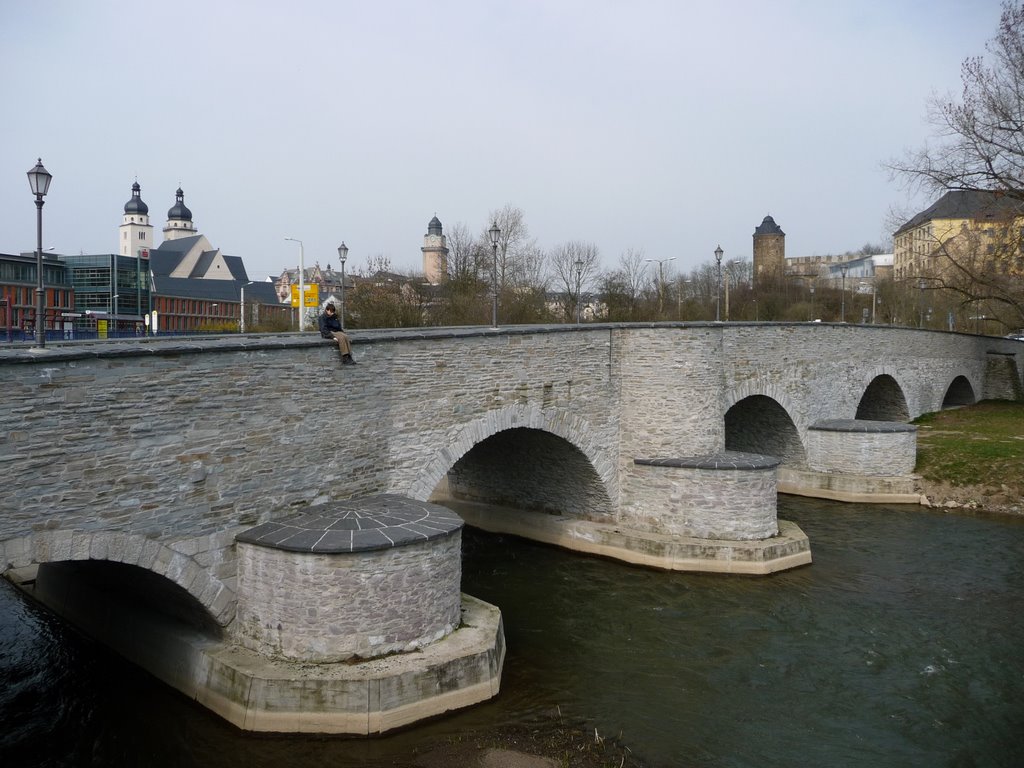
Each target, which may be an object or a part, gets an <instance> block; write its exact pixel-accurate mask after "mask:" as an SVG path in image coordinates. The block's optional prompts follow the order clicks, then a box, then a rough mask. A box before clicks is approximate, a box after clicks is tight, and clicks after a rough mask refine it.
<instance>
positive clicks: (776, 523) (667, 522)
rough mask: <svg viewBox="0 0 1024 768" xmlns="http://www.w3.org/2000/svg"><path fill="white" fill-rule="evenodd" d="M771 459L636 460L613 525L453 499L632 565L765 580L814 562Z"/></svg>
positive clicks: (461, 508) (479, 516) (480, 516)
mask: <svg viewBox="0 0 1024 768" xmlns="http://www.w3.org/2000/svg"><path fill="white" fill-rule="evenodd" d="M778 464H779V461H778V460H777V459H775V458H773V457H770V456H760V455H756V454H749V453H739V452H735V451H726V452H723V453H720V454H713V455H707V456H695V457H689V458H680V459H635V460H634V467H633V471H634V477H633V478H632V479H633V480H634V481H635V482H633V483H631V487H632V488H636V489H638V490H636V491H635V492H634V493H633V495H632V497H631V501H630V503H629V505H628V508H627V509H626V510H624V512H623V514H621V515H620V516H619V519H618V520H617V521H616V522H615V523H604V522H598V521H593V520H585V519H580V518H577V517H568V516H564V515H557V514H548V513H544V512H535V511H525V510H520V509H512V508H508V507H498V506H495V505H488V504H482V503H477V502H469V501H464V500H459V499H446V500H444V501H442V502H441V503H444V504H445V505H447V506H450V507H451V508H452V509H454V510H455V511H456V512H458V513H459V515H460V516H461V517H462V518H463V519H464V520H465V521H466V522H467V523H469V524H470V525H473V526H474V527H476V528H480V529H482V530H485V531H490V532H493V533H507V534H512V535H515V536H522V537H523V538H527V539H532V540H535V541H541V542H544V543H546V544H553V545H556V546H560V547H563V548H565V549H570V550H573V551H577V552H586V553H588V554H593V555H600V556H602V557H609V558H612V559H615V560H621V561H624V562H627V563H632V564H634V565H643V566H648V567H652V568H663V569H666V570H675V571H703V572H711V573H738V574H750V575H763V574H769V573H774V572H776V571H781V570H786V569H789V568H796V567H798V566H801V565H807V564H808V563H810V562H811V550H810V543H809V541H808V539H807V536H806V535H805V534H804V533H803V531H801V530H800V528H799V527H798V526H796V525H795V524H793V523H790V522H787V521H780V520H778V517H777V514H776V502H777V490H776V468H777V467H778Z"/></svg>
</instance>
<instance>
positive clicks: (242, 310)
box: [238, 280, 254, 333]
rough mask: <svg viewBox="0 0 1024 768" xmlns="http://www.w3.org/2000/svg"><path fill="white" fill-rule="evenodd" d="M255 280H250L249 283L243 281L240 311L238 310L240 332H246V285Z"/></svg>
mask: <svg viewBox="0 0 1024 768" xmlns="http://www.w3.org/2000/svg"><path fill="white" fill-rule="evenodd" d="M253 282H254V281H253V280H250V281H249V282H247V283H242V288H241V292H240V298H239V301H238V309H239V312H238V332H239V333H245V286H247V285H252V284H253Z"/></svg>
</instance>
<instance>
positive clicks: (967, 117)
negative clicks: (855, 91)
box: [890, 2, 1024, 199]
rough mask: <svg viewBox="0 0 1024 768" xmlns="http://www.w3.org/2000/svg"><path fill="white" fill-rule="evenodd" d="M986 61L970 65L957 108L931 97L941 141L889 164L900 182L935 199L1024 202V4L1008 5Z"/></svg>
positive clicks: (972, 60) (932, 115)
mask: <svg viewBox="0 0 1024 768" xmlns="http://www.w3.org/2000/svg"><path fill="white" fill-rule="evenodd" d="M985 48H986V50H987V51H988V54H989V57H990V58H989V61H986V60H985V58H984V57H983V56H974V57H971V58H968V59H965V60H964V63H963V65H962V66H961V74H960V79H961V83H962V86H963V87H962V92H961V96H960V99H959V100H957V99H955V98H952V97H950V96H946V97H939V96H933V97H932V99H931V101H930V103H929V109H928V120H929V122H930V123H931V124H932V126H933V127H934V128H935V131H936V134H937V140H936V142H935V143H934V144H932V145H930V146H929V145H926V146H925V147H923V148H922V149H919V150H917V151H915V152H910V153H908V154H907V155H906V156H905V157H904V158H903V159H901V160H895V161H893V162H891V163H890V168H891V169H892V170H893V171H894V172H895V173H896V175H897V176H899V177H901V178H902V179H904V180H905V181H906V182H908V183H909V184H911V185H914V186H923V187H924V188H925V189H928V190H930V191H932V192H941V191H944V190H948V189H975V190H1003V191H1004V192H1005V193H1006V194H1007V195H1011V196H1014V197H1017V198H1018V199H1024V4H1021V5H1018V4H1017V3H1011V2H1004V3H1003V11H1002V15H1001V17H1000V21H999V30H998V32H997V34H996V36H995V37H994V38H993V39H992V40H990V41H989V42H988V43H987V44H986V46H985Z"/></svg>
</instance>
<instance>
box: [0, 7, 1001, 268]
mask: <svg viewBox="0 0 1024 768" xmlns="http://www.w3.org/2000/svg"><path fill="white" fill-rule="evenodd" d="M999 10H1000V7H999V2H998V0H971V2H965V1H964V0H929V1H928V2H924V1H923V0H921V1H918V0H860V1H859V2H831V1H830V2H820V1H819V0H805V1H799V0H776V1H775V2H771V3H766V2H758V1H754V0H750V1H749V2H738V1H732V2H730V1H729V0H718V1H716V2H711V1H708V2H692V1H687V0H628V1H627V0H618V1H615V2H613V1H611V0H586V1H585V0H504V1H503V2H491V1H490V0H433V1H432V2H413V1H412V0H407V1H406V2H390V1H389V0H374V1H373V2H370V1H369V0H358V1H356V2H349V1H348V0H333V1H332V0H324V2H304V0H292V1H291V2H280V0H275V1H274V2H267V1H265V0H247V1H246V2H242V1H241V0H236V2H224V1H222V0H202V2H200V1H199V0H176V1H175V2H170V3H167V2H164V3H146V2H141V3H125V2H110V1H108V0H92V1H90V2H85V1H83V0H49V1H48V2H32V3H29V2H13V1H12V0H4V1H3V2H0V104H2V115H3V117H2V119H0V147H2V152H0V210H2V211H3V216H2V219H0V252H5V253H18V252H21V251H30V250H33V249H34V248H35V240H36V230H35V205H34V203H33V198H32V196H31V194H30V192H29V187H28V182H27V179H26V176H25V172H26V171H28V170H29V169H30V168H31V167H32V166H33V165H34V163H35V160H36V158H37V157H42V159H43V163H44V164H45V166H46V168H47V169H48V170H49V171H50V172H51V173H52V174H53V183H52V186H51V188H50V194H49V195H48V196H47V198H46V205H45V207H44V210H43V215H44V222H43V224H44V232H43V237H44V247H53V248H54V249H55V250H56V251H57V252H64V253H79V252H84V253H110V252H116V250H117V249H118V229H117V227H118V225H119V224H120V223H121V216H122V214H123V210H124V204H125V202H126V201H127V200H128V199H129V198H130V196H131V185H132V182H133V181H135V180H136V179H138V181H139V183H140V184H141V185H142V199H143V200H144V201H145V202H146V203H147V204H148V205H149V210H150V221H151V223H152V224H153V225H154V227H155V229H156V231H157V233H159V231H160V229H161V228H162V227H163V225H164V223H165V221H166V218H167V209H168V208H170V207H171V206H172V205H173V204H174V192H175V189H176V188H177V187H178V185H179V184H180V185H181V187H182V188H183V190H184V192H185V203H186V205H187V206H188V207H189V208H190V209H191V210H192V213H193V217H194V221H195V224H196V227H197V228H198V231H199V232H201V233H202V234H204V235H206V237H207V238H208V239H209V240H210V242H211V243H212V245H213V246H214V247H218V248H220V249H221V250H222V251H223V252H224V253H226V254H229V255H234V256H241V257H242V258H243V259H244V260H245V264H246V267H247V269H248V271H249V275H250V278H256V279H263V278H265V277H266V276H267V275H268V274H273V275H275V276H276V275H278V274H280V272H281V271H282V269H284V268H285V267H286V266H288V265H291V266H295V265H296V264H297V263H298V246H297V244H296V243H292V242H286V241H285V240H284V238H285V237H295V238H300V239H301V240H303V242H304V245H305V261H306V265H307V266H309V265H312V264H313V263H314V262H317V261H319V262H320V264H321V265H326V264H327V263H330V264H331V265H332V266H335V267H337V262H338V258H337V246H338V244H339V243H340V242H341V241H342V240H344V241H345V242H346V244H347V245H348V246H349V248H350V253H349V268H350V269H352V268H356V269H358V268H360V267H364V266H365V265H366V261H367V258H368V257H370V256H375V255H378V254H383V255H385V256H387V257H389V258H390V260H391V263H392V265H393V267H394V268H395V269H396V270H399V271H405V270H419V269H420V268H421V262H422V259H421V254H420V247H421V246H422V244H423V235H424V234H425V233H426V230H427V223H428V222H429V221H430V218H431V217H432V216H434V215H435V214H436V215H437V216H438V218H439V219H440V220H441V221H442V223H443V224H444V226H445V227H446V229H447V228H449V227H451V226H452V225H454V224H456V223H463V224H465V225H467V226H468V227H469V228H470V229H471V230H473V231H474V232H477V231H482V230H483V229H486V228H487V227H488V226H489V224H490V221H489V219H488V214H489V213H490V212H492V211H494V210H497V209H499V208H501V207H502V206H504V205H506V204H511V205H514V206H517V207H519V208H521V209H522V210H523V211H524V213H525V217H526V222H527V224H528V226H529V228H530V233H531V234H532V235H533V236H534V237H536V238H537V242H538V245H539V246H540V247H542V248H545V249H548V248H551V247H553V246H555V245H557V244H559V243H561V242H565V241H568V240H585V241H589V242H593V243H595V244H596V245H597V246H598V248H599V249H600V252H601V257H602V262H603V264H604V265H605V266H606V267H609V268H610V267H613V266H615V265H616V264H617V262H618V259H619V256H620V255H621V253H622V252H623V251H624V250H626V249H627V248H634V249H643V250H644V252H645V254H646V256H647V257H648V258H652V259H668V258H673V257H674V258H676V261H675V262H674V263H673V264H671V265H668V266H669V267H670V268H671V269H672V271H673V272H674V271H676V270H678V269H683V270H684V271H689V270H690V269H692V268H693V267H695V266H697V265H698V264H700V263H702V262H706V261H708V260H712V259H713V255H712V253H713V251H714V249H715V246H717V245H719V244H721V246H722V248H723V249H724V250H725V253H726V259H729V258H750V256H751V250H752V240H751V236H752V234H753V230H754V227H756V226H757V225H758V224H760V223H761V220H762V219H763V218H764V216H765V215H767V214H771V215H772V216H773V217H774V218H775V220H776V221H777V222H778V224H779V225H780V226H781V227H782V229H783V230H784V231H785V232H786V253H787V255H789V256H805V255H812V254H825V253H842V252H844V251H847V250H853V249H857V248H859V247H860V246H862V245H863V244H864V243H865V242H868V241H870V242H879V241H881V240H882V239H883V238H884V237H885V236H886V234H885V229H886V224H887V222H886V216H887V212H888V211H889V209H890V208H891V207H892V206H906V205H907V204H908V201H907V197H906V193H905V192H904V191H903V190H902V189H901V187H900V186H899V185H898V184H897V183H895V182H893V181H891V180H890V179H889V177H888V174H887V172H886V171H885V170H884V169H883V168H882V163H883V162H884V161H886V160H887V159H890V158H892V157H894V156H898V155H900V154H902V152H903V151H904V149H906V148H911V147H917V146H919V145H921V144H922V143H923V142H924V141H925V139H926V138H927V137H928V136H929V135H930V130H931V129H930V128H929V126H928V125H927V122H926V119H925V117H926V102H927V100H928V97H929V96H930V95H931V94H933V93H939V94H944V93H955V92H957V91H958V90H959V85H960V65H961V62H962V61H963V59H964V58H965V57H967V56H971V55H976V54H983V53H984V44H985V42H986V41H987V40H988V39H990V38H992V37H993V36H994V34H995V32H996V26H997V23H998V20H999ZM912 202H913V204H919V205H920V207H924V205H925V204H927V203H928V202H930V201H922V200H915V201H912Z"/></svg>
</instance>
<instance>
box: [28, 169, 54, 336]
mask: <svg viewBox="0 0 1024 768" xmlns="http://www.w3.org/2000/svg"><path fill="white" fill-rule="evenodd" d="M52 178H53V175H52V174H51V173H50V172H49V171H47V170H46V169H45V168H44V167H43V159H42V158H39V160H38V161H37V162H36V165H35V167H34V168H33V169H32V170H30V171H29V172H28V185H29V188H30V189H31V190H32V194H33V195H35V196H36V348H37V349H43V348H45V347H46V328H45V326H44V325H43V320H44V318H43V315H44V313H45V312H46V306H45V301H46V288H45V287H44V286H43V198H44V197H46V193H47V192H49V190H50V180H51V179H52Z"/></svg>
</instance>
